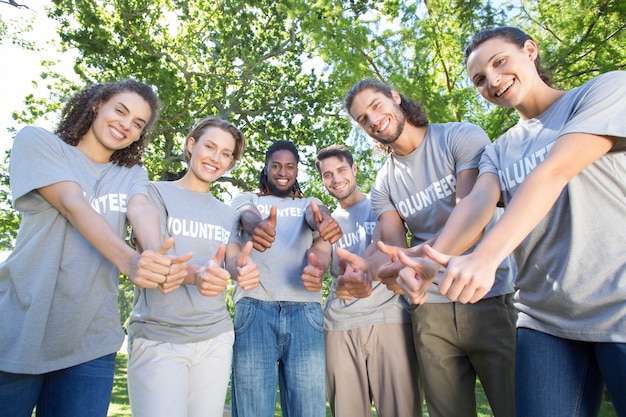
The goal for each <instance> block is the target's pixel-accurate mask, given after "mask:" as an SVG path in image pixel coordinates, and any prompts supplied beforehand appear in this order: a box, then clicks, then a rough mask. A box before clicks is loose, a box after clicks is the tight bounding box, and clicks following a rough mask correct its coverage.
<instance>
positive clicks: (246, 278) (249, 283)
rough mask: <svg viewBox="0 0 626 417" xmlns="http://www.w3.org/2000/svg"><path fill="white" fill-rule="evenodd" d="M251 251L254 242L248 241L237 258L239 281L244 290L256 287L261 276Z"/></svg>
mask: <svg viewBox="0 0 626 417" xmlns="http://www.w3.org/2000/svg"><path fill="white" fill-rule="evenodd" d="M251 251H252V242H248V243H246V245H245V246H244V247H243V250H242V251H241V253H240V254H239V257H238V258H237V283H238V284H239V287H240V288H241V289H244V290H251V289H254V288H256V287H257V286H258V285H259V282H260V278H261V274H260V273H259V269H258V268H257V265H256V263H254V261H253V260H252V259H251V258H250V256H249V255H250V252H251Z"/></svg>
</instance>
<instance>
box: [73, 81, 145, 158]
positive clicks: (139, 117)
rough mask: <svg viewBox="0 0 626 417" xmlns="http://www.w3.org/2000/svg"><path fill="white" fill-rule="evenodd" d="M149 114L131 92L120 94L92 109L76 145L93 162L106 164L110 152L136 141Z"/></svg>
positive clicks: (141, 100)
mask: <svg viewBox="0 0 626 417" xmlns="http://www.w3.org/2000/svg"><path fill="white" fill-rule="evenodd" d="M151 116H152V110H151V108H150V105H149V104H148V102H147V101H146V100H144V99H143V98H142V97H141V96H140V95H139V94H137V93H134V92H129V91H125V92H121V93H119V94H116V95H114V96H113V97H111V98H110V99H109V100H108V101H106V102H104V103H102V104H101V105H100V107H99V108H97V109H96V117H95V119H94V121H93V123H92V124H91V127H90V129H89V130H88V131H87V133H86V134H85V136H84V137H83V139H82V140H81V141H80V142H79V144H78V145H77V146H78V147H79V148H80V149H81V150H82V151H83V152H84V153H85V154H86V155H88V156H89V157H90V158H91V159H92V160H94V161H96V162H108V161H109V159H110V157H111V155H112V154H113V152H115V151H117V150H120V149H124V148H126V147H128V146H129V145H130V144H132V143H133V142H135V141H137V140H139V138H140V136H141V133H142V132H143V130H144V128H145V127H146V124H147V123H148V121H149V120H150V117H151Z"/></svg>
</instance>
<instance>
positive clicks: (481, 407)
mask: <svg viewBox="0 0 626 417" xmlns="http://www.w3.org/2000/svg"><path fill="white" fill-rule="evenodd" d="M127 361H128V357H127V355H125V354H121V353H119V354H118V355H117V358H116V360H115V362H116V368H115V380H114V382H113V395H112V397H111V404H110V405H109V413H108V417H119V416H130V415H131V413H130V406H129V404H128V390H127V389H126V364H127ZM476 385H477V390H476V403H477V411H478V417H490V416H492V414H491V408H490V407H489V403H488V402H487V398H486V397H485V393H484V392H483V390H482V386H481V385H480V381H477V384H476ZM226 403H227V404H229V403H230V396H228V397H227V398H226ZM373 414H374V417H377V415H376V413H375V412H374V413H373ZM274 416H275V417H282V412H281V411H280V404H279V403H278V400H277V402H276V413H275V415H274ZM326 416H327V417H331V416H332V415H331V413H330V409H329V408H328V403H327V404H326ZM424 416H425V417H428V411H426V407H424ZM599 417H617V414H616V413H615V409H614V408H613V405H612V404H611V403H610V402H608V401H603V402H602V406H601V408H600V414H599Z"/></svg>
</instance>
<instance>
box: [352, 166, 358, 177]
mask: <svg viewBox="0 0 626 417" xmlns="http://www.w3.org/2000/svg"><path fill="white" fill-rule="evenodd" d="M356 171H357V167H356V164H354V163H353V164H352V173H353V174H354V175H356Z"/></svg>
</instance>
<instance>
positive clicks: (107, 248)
mask: <svg viewBox="0 0 626 417" xmlns="http://www.w3.org/2000/svg"><path fill="white" fill-rule="evenodd" d="M81 200H82V201H81ZM63 208H64V211H63V212H62V213H63V214H64V215H65V217H66V219H67V220H68V221H69V222H70V223H71V224H72V226H74V227H75V228H76V230H78V232H79V233H80V234H81V235H82V236H83V237H84V238H85V239H86V240H87V241H88V242H89V243H90V244H91V245H92V246H93V247H94V248H95V249H96V250H97V251H98V252H100V253H101V254H102V255H103V256H104V257H105V258H106V259H108V260H109V261H110V262H111V263H112V264H113V265H115V266H116V267H117V268H118V269H119V270H120V272H122V273H123V274H125V275H129V276H130V275H131V270H132V268H133V265H134V264H136V262H137V260H138V259H139V254H138V253H137V252H136V251H135V250H133V249H132V248H131V247H130V246H128V245H127V244H126V242H125V241H124V240H123V238H122V237H121V236H119V235H118V234H117V233H116V232H115V231H114V230H113V228H112V227H111V225H109V223H107V221H106V220H105V219H104V218H103V217H102V216H101V215H100V214H98V213H97V212H96V211H94V210H93V209H92V208H91V206H89V204H88V203H87V202H86V201H85V200H84V199H81V198H79V197H77V196H68V197H67V198H64V199H63Z"/></svg>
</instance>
